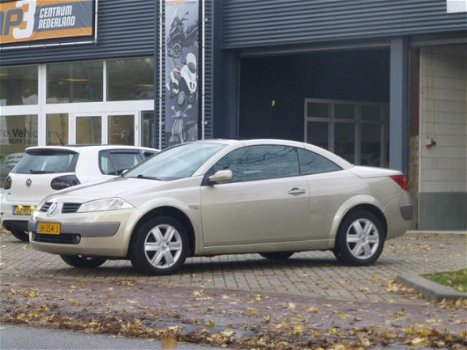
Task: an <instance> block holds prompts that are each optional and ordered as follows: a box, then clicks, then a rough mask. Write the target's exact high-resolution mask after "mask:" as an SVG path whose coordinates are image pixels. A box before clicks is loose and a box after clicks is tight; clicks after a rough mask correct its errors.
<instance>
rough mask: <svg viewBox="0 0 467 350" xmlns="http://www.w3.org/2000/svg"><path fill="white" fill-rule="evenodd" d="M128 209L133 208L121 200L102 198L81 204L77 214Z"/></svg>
mask: <svg viewBox="0 0 467 350" xmlns="http://www.w3.org/2000/svg"><path fill="white" fill-rule="evenodd" d="M130 208H133V206H132V205H131V204H130V203H128V202H126V201H124V200H123V199H121V198H116V197H114V198H103V199H97V200H95V201H90V202H86V203H83V204H81V206H80V207H79V209H78V213H86V212H90V211H106V210H118V209H130Z"/></svg>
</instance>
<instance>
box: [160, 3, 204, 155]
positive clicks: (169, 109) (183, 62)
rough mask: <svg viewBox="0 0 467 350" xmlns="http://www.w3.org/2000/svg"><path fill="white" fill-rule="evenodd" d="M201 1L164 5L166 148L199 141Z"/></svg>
mask: <svg viewBox="0 0 467 350" xmlns="http://www.w3.org/2000/svg"><path fill="white" fill-rule="evenodd" d="M198 43H199V0H166V1H165V82H166V87H165V88H166V93H165V111H166V116H165V136H166V144H167V146H173V145H176V144H180V143H184V142H188V141H195V140H197V139H198V105H199V86H198V71H199V67H198V65H199V62H198V58H199V54H198V53H199V45H198Z"/></svg>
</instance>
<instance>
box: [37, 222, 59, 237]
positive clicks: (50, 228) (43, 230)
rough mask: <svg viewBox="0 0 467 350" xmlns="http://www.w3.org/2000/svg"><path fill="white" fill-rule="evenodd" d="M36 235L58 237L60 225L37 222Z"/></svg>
mask: <svg viewBox="0 0 467 350" xmlns="http://www.w3.org/2000/svg"><path fill="white" fill-rule="evenodd" d="M37 233H40V234H43V235H44V234H45V235H59V234H60V224H58V223H51V222H39V223H38V224H37Z"/></svg>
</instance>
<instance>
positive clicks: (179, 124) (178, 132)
mask: <svg viewBox="0 0 467 350" xmlns="http://www.w3.org/2000/svg"><path fill="white" fill-rule="evenodd" d="M191 107H192V105H191V104H190V105H188V106H187V107H186V108H185V109H184V110H183V111H182V110H178V111H176V110H175V106H172V108H171V109H172V111H173V112H174V114H173V115H171V118H175V120H174V122H173V124H172V132H171V135H170V138H169V147H170V146H174V145H178V144H179V143H183V142H188V141H195V140H197V139H198V123H196V122H194V121H190V122H188V123H186V124H185V121H184V118H187V117H188V115H187V113H186V112H187V111H188V110H189V109H191Z"/></svg>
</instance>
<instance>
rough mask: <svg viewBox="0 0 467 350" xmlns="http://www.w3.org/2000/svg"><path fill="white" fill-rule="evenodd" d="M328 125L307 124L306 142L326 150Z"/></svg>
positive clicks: (319, 123)
mask: <svg viewBox="0 0 467 350" xmlns="http://www.w3.org/2000/svg"><path fill="white" fill-rule="evenodd" d="M328 133H329V123H325V122H308V123H307V135H308V136H307V142H310V143H312V144H314V145H316V146H318V147H321V148H325V149H327V148H328V147H329V141H328Z"/></svg>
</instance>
